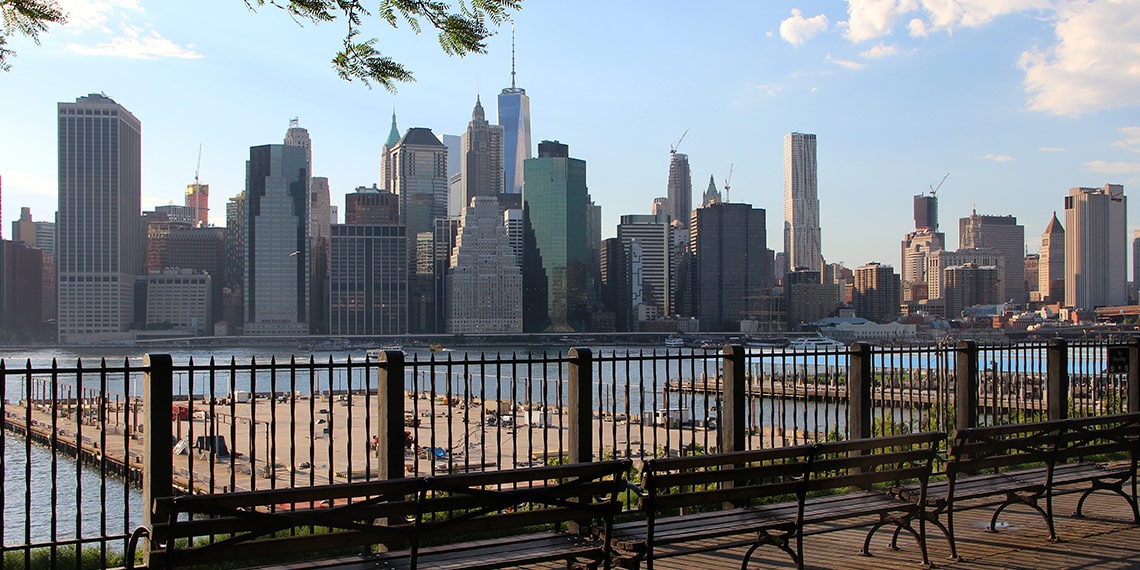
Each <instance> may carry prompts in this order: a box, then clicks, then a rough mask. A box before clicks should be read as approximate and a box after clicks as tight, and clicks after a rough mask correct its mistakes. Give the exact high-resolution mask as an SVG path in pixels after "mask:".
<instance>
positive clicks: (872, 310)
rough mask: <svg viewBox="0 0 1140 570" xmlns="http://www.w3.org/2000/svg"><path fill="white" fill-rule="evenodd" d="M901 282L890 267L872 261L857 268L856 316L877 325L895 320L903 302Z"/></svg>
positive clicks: (853, 303) (854, 301)
mask: <svg viewBox="0 0 1140 570" xmlns="http://www.w3.org/2000/svg"><path fill="white" fill-rule="evenodd" d="M900 281H901V280H900V277H899V274H898V273H895V269H894V268H893V267H891V266H890V265H882V264H880V263H878V262H874V261H872V262H870V263H867V264H865V265H863V266H862V267H856V268H855V291H854V299H853V302H852V305H854V307H855V314H856V315H857V316H860V317H863V318H864V319H867V320H869V321H872V322H876V323H884V322H890V321H893V320H895V318H896V317H897V316H898V314H899V304H900V302H901V296H900V290H899V289H900Z"/></svg>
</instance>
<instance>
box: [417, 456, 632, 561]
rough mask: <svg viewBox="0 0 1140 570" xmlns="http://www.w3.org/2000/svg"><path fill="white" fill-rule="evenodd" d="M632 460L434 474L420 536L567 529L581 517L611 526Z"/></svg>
mask: <svg viewBox="0 0 1140 570" xmlns="http://www.w3.org/2000/svg"><path fill="white" fill-rule="evenodd" d="M632 465H633V464H632V462H631V461H629V460H621V461H601V462H596V463H577V464H571V465H557V466H547V467H531V468H521V469H511V470H504V471H487V472H482V473H457V474H450V475H440V476H435V477H428V478H427V480H426V482H425V492H424V494H423V496H422V499H421V503H420V505H419V506H418V516H419V517H420V521H421V522H420V523H419V524H420V527H419V529H418V530H417V537H418V538H419V540H420V542H421V543H425V544H432V543H439V542H454V541H456V540H463V539H465V538H476V537H479V536H481V535H492V536H493V535H496V534H509V532H507V531H509V530H511V529H523V528H527V529H536V530H537V529H543V530H566V527H567V526H568V524H571V523H573V522H575V521H578V522H583V523H585V522H590V523H600V524H604V525H610V524H612V523H613V517H614V516H615V515H616V514H617V512H618V511H619V510H620V509H621V502H620V500H619V499H620V495H621V492H622V491H624V490H625V489H626V481H627V478H626V474H627V473H628V472H629V471H630V468H631V467H632ZM607 535H608V534H607Z"/></svg>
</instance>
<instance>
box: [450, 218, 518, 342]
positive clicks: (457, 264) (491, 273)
mask: <svg viewBox="0 0 1140 570" xmlns="http://www.w3.org/2000/svg"><path fill="white" fill-rule="evenodd" d="M446 291H447V303H446V306H447V332H449V333H452V334H485V333H521V332H522V323H523V320H522V269H521V268H520V267H519V266H518V265H516V263H515V253H514V251H512V250H511V244H510V240H509V239H508V238H507V232H506V230H505V229H504V228H503V216H502V212H500V210H499V200H498V198H497V197H494V196H479V195H476V196H473V197H472V199H471V205H470V206H468V207H467V209H466V211H465V212H464V213H463V219H462V222H461V223H460V224H459V231H458V234H457V236H456V238H455V249H454V250H453V253H452V255H451V263H450V267H448V269H447V282H446Z"/></svg>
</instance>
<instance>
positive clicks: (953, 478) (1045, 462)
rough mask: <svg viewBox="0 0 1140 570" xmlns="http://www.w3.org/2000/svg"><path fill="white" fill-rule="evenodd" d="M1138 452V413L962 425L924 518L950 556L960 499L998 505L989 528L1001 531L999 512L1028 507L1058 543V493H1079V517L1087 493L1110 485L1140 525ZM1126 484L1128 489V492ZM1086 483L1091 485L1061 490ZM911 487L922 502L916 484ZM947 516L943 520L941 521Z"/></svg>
mask: <svg viewBox="0 0 1140 570" xmlns="http://www.w3.org/2000/svg"><path fill="white" fill-rule="evenodd" d="M1138 452H1140V413H1132V414H1118V415H1110V416H1099V417H1090V418H1080V419H1065V420H1053V421H1045V422H1033V423H1025V424H1011V425H999V426H991V427H975V428H968V429H960V430H957V431H956V432H955V433H954V436H953V437H952V438H951V439H950V443H949V448H948V450H947V455H948V457H947V459H946V466H945V475H946V477H945V479H938V480H936V481H933V482H931V483H930V484H929V485H928V486H927V488H926V497H927V498H928V508H927V510H926V515H925V516H927V517H928V518H929V519H930V522H931V523H932V524H934V525H935V526H937V527H938V528H939V529H940V530H941V531H942V533H943V534H944V535H945V536H946V540H947V541H948V542H949V545H950V556H951V557H953V558H957V557H958V551H957V548H956V545H955V541H954V512H955V511H956V510H962V507H961V506H960V503H961V502H963V501H971V503H970V504H969V505H968V508H979V507H989V506H993V505H995V504H996V505H997V508H996V509H995V510H994V513H993V516H992V517H991V519H990V524H989V527H988V530H989V531H991V532H995V531H996V530H997V520H998V516H999V515H1001V513H1002V511H1004V510H1005V509H1006V508H1008V507H1010V506H1013V505H1024V506H1028V507H1029V508H1031V509H1033V510H1034V511H1036V512H1037V513H1038V514H1040V515H1041V517H1042V518H1043V519H1044V521H1045V525H1046V527H1047V529H1048V532H1049V540H1051V541H1057V532H1056V528H1055V526H1054V522H1053V519H1054V515H1053V497H1054V495H1056V494H1058V493H1059V492H1070V493H1071V492H1082V495H1081V497H1080V499H1079V500H1078V501H1077V509H1076V513H1075V516H1081V515H1082V510H1083V508H1084V503H1085V499H1086V498H1088V496H1089V495H1090V494H1091V493H1093V492H1094V491H1098V490H1106V491H1110V492H1112V493H1115V494H1117V495H1120V496H1122V497H1124V499H1125V500H1127V501H1128V503H1129V506H1130V507H1131V508H1132V516H1133V522H1134V523H1136V524H1140V511H1138V510H1137V502H1136V477H1135V474H1136V462H1137V457H1138V456H1140V453H1138ZM1109 459H1116V460H1117V461H1115V462H1109ZM1129 482H1130V483H1131V492H1130V493H1129V492H1128V491H1125V490H1124V485H1125V484H1126V483H1129ZM1083 483H1088V484H1089V486H1088V487H1087V488H1071V487H1070V488H1067V489H1059V487H1062V486H1072V485H1074V484H1083ZM909 490H910V491H911V494H912V498H913V499H914V500H918V498H917V493H916V491H917V490H918V489H917V488H911V489H909ZM978 499H983V500H982V501H976V500H978ZM984 499H994V500H992V501H985V500H984ZM1042 500H1043V501H1044V506H1042V505H1041V502H1042ZM943 514H945V518H946V522H945V524H943V523H942V521H941V520H939V517H940V516H941V515H943Z"/></svg>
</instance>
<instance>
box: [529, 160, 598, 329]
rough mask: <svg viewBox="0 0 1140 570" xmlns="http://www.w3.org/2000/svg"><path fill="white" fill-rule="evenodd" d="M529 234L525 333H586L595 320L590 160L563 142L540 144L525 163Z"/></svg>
mask: <svg viewBox="0 0 1140 570" xmlns="http://www.w3.org/2000/svg"><path fill="white" fill-rule="evenodd" d="M523 168H524V171H525V172H524V174H525V179H526V184H525V188H524V191H523V203H524V209H525V214H524V219H525V226H526V229H525V230H524V231H525V232H526V233H530V234H532V235H533V242H532V241H531V240H529V239H528V240H526V242H525V243H524V247H525V248H526V249H527V250H529V251H525V252H524V255H523V257H524V261H523V264H524V268H523V273H524V290H523V297H524V300H523V303H524V306H525V307H526V308H527V311H526V313H525V314H524V319H525V320H526V322H524V330H525V332H543V331H549V332H585V331H586V328H587V323H588V320H589V294H588V291H587V289H588V287H589V282H590V273H591V271H592V268H591V267H590V253H589V244H588V241H589V240H588V235H587V234H588V233H589V231H588V223H587V219H586V218H587V209H588V207H589V204H590V195H589V193H588V191H587V189H586V161H584V160H579V159H576V158H570V148H569V147H568V146H566V145H564V144H561V143H559V142H558V141H553V142H552V141H543V142H541V143H539V145H538V158H531V159H528V160H526V161H525V162H524V163H523Z"/></svg>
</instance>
